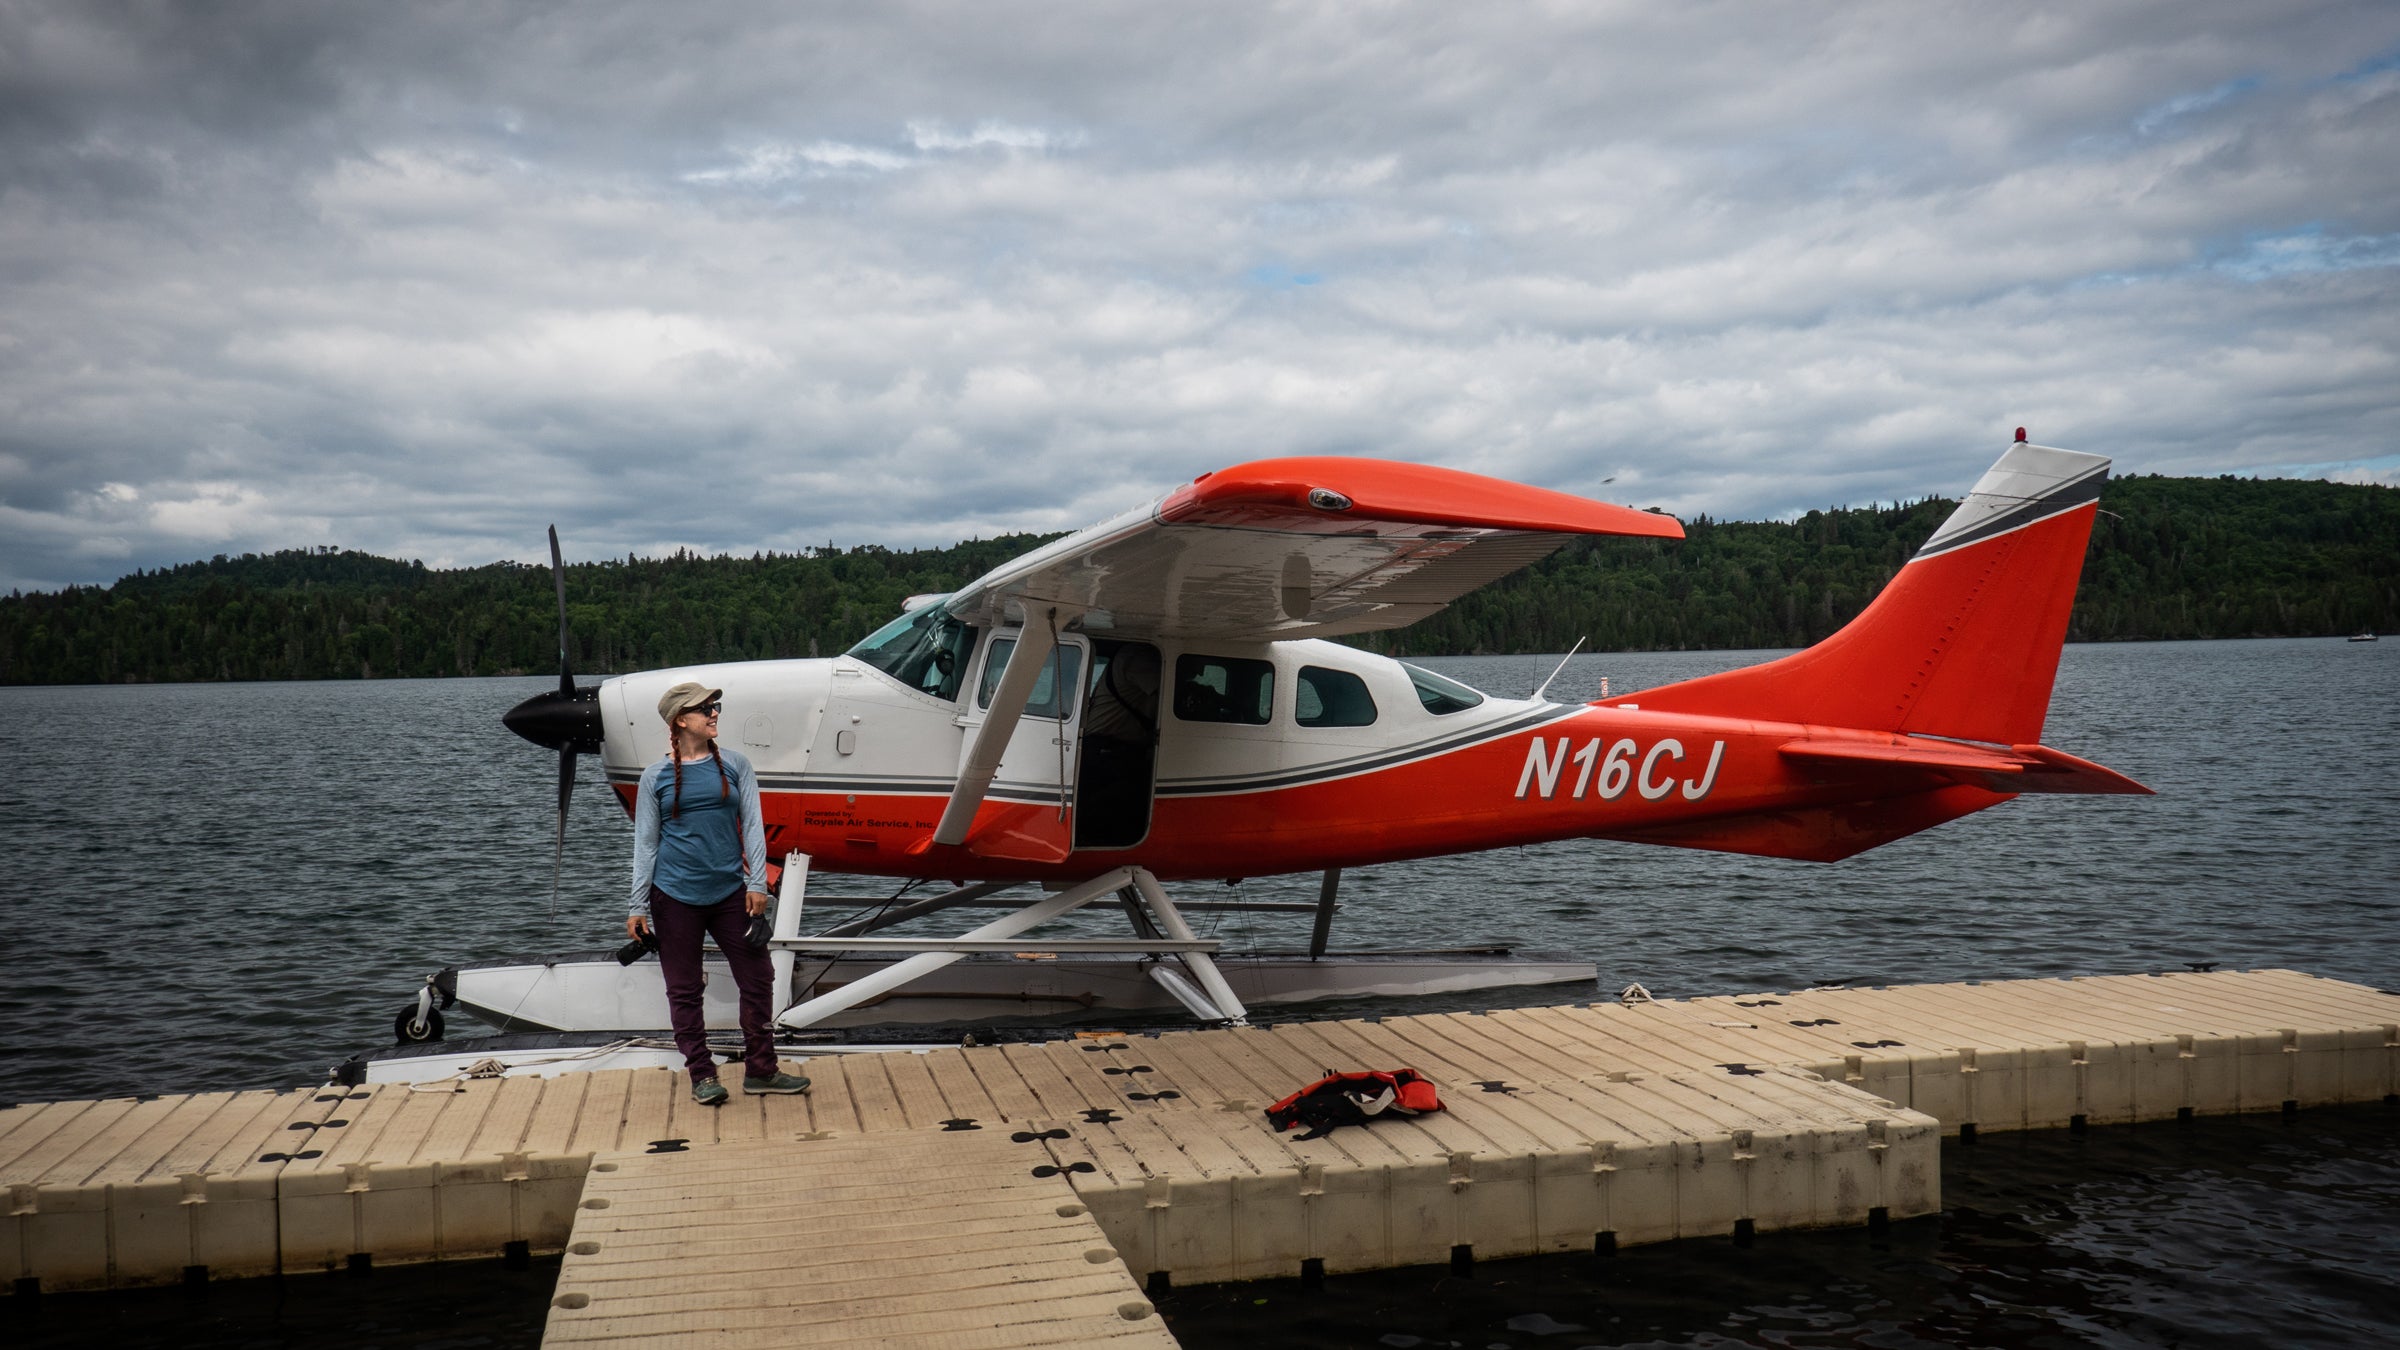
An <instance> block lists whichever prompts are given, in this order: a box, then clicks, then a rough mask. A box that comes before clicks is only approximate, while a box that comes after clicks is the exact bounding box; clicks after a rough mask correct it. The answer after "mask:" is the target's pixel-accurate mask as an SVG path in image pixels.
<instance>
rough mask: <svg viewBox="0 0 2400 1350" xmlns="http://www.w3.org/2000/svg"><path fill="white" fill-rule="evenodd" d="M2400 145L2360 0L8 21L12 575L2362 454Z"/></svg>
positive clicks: (2300, 462) (2386, 75)
mask: <svg viewBox="0 0 2400 1350" xmlns="http://www.w3.org/2000/svg"><path fill="white" fill-rule="evenodd" d="M2396 132H2400V11H2395V10H2393V9H2391V8H2390V7H2388V6H2378V5H2369V4H2321V5H2286V6H2275V7H2259V6H2255V5H2244V4H2236V3H2214V4H2210V3H2197V4H2177V5H2166V4H2156V3H2120V4H2108V5H2091V6H2080V7H2075V8H2073V9H2069V10H2061V11H2040V12H2023V11H2015V10H2005V9H1993V8H1992V7H1985V6H1964V5H1960V6H1928V5H1916V4H1905V5H1902V4H1894V5H1880V6H1879V5H1864V6H1849V7H1843V8H1840V9H1838V10H1834V11H1816V10H1808V9H1803V8H1792V7H1758V6H1752V5H1730V4H1728V5H1708V4H1702V5H1693V6H1674V7H1657V6H1642V5H1625V6H1571V7H1559V8H1555V9H1542V8H1527V9H1523V10H1515V11H1501V12H1494V11H1488V10H1476V11H1468V10H1462V9H1459V8H1457V7H1455V6H1440V5H1404V6H1397V7H1379V8H1375V9H1373V10H1368V9H1366V8H1363V7H1358V6H1330V5H1329V6H1315V7H1296V8H1294V7H1285V8H1274V7H1263V6H1261V7H1210V8H1208V9H1206V10H1184V9H1175V8H1172V7H1111V6H1097V5H1090V6H1059V5H1039V6H1036V5H998V6H958V5H933V4H919V5H913V6H912V5H891V6H880V7H874V8H871V9H865V10H857V11H841V12H826V13H803V14H787V13H784V12H782V11H779V10H774V9H769V8H763V7H747V6H733V5H717V6H704V7H688V8H687V9H685V10H680V11H676V10H660V9H658V8H656V7H653V6H642V5H633V4H607V3H596V4H579V5H575V6H571V7H569V6H515V7H510V8H508V9H506V10H502V11H493V10H491V9H490V8H489V7H486V6H471V5H425V6H379V5H364V4H360V5H349V6H329V5H301V4H256V5H248V6H240V5H236V6H224V5H212V6H197V5H193V6H176V5H142V6H128V5H120V6H107V5H100V6H93V5H69V4H64V3H57V4H48V5H39V4H25V3H9V2H8V0H0V586H28V587H31V586H51V585H58V584H63V583H68V582H90V581H106V580H109V579H112V578H113V577H115V576H117V575H120V574H121V573H123V572H125V571H127V570H130V569H132V568H134V567H137V566H156V565H159V564H162V563H171V562H176V561H182V560H186V559H189V558H193V557H200V556H206V555H208V554H210V553H215V552H239V551H243V550H248V549H271V548H277V547H288V546H296V545H304V544H314V543H337V544H341V545H345V546H350V547H359V548H366V549H371V550H374V551H378V552H384V553H391V554H399V555H404V556H419V557H424V558H426V559H427V560H428V561H431V562H435V563H437V564H444V563H460V564H467V563H477V562H483V561H488V560H490V559H492V558H496V557H503V556H509V557H519V558H527V559H530V558H533V557H535V556H536V555H537V554H538V552H539V550H540V548H541V543H540V540H541V527H542V525H543V524H544V523H546V522H548V521H552V520H556V521H557V522H558V523H559V525H560V530H561V534H562V536H563V537H564V538H565V539H566V541H567V542H568V546H569V551H570V552H571V553H572V554H575V555H577V556H587V557H588V556H600V555H607V554H622V553H625V552H628V551H643V552H648V551H654V550H659V549H671V548H674V547H677V546H691V547H696V548H701V549H705V550H712V551H713V550H720V549H723V550H736V551H745V552H746V551H749V550H751V549H754V548H769V547H771V548H782V549H789V548H794V547H799V546H802V545H806V544H813V543H822V542H825V541H828V540H833V541H838V542H842V543H858V542H883V543H890V544H895V545H906V544H914V543H947V542H950V541H953V540H955V539H958V538H963V537H966V536H969V535H977V534H983V535H988V534H993V533H999V532H1005V531H1011V530H1025V529H1060V528H1068V527H1071V526H1075V525H1079V524H1084V523H1088V522H1089V521H1091V520H1094V519H1097V518H1099V517H1101V516H1103V515H1105V514H1107V513H1109V512H1110V511H1113V510H1115V509H1118V508H1120V507H1122V506H1125V505H1129V504H1131V503H1133V502H1135V501H1139V500H1141V499H1143V498H1144V497H1146V496H1148V495H1151V494H1153V493H1155V492H1157V491H1160V490H1163V489H1164V488H1165V487H1167V486H1169V485H1171V484H1172V483H1174V482H1175V481H1177V480H1179V479H1182V478H1186V477H1189V476H1190V475H1192V474H1196V473H1199V472H1201V471H1204V470H1207V469H1211V468H1217V467H1221V466H1223V465H1225V464H1229V463H1234V462H1238V461H1240V460H1243V459H1250V458H1257V457H1262V456H1267V455H1279V454H1323V453H1331V454H1374V455H1386V456H1393V457H1399V458H1407V459H1417V460H1425V461H1429V462H1439V463H1445V464H1451V465H1456V466H1459V467H1464V468H1471V469H1476V470H1479V471H1483V472H1488V473H1495V474H1500V475H1504V476H1509V477H1515V478H1520V479H1523V480H1525V481H1530V482H1536V483H1540V484H1543V485H1545V486H1551V487H1558V488H1563V489H1567V490H1570V491H1583V492H1588V493H1591V494H1593V495H1598V496H1603V497H1607V498H1610V499H1614V500H1626V499H1631V500H1633V501H1635V503H1636V504H1638V505H1659V506H1664V507H1667V508H1668V509H1671V510H1675V511H1678V512H1681V513H1686V514H1690V513H1697V512H1701V511H1706V512H1709V513H1711V514H1715V515H1718V516H1758V515H1772V514H1777V513H1783V512H1790V511H1796V510H1804V509H1807V508H1808V507H1811V506H1821V505H1830V504H1835V503H1844V502H1864V501H1868V500H1891V499H1894V498H1898V497H1906V496H1916V495H1922V494H1924V493H1927V492H1934V491H1951V492H1955V491H1957V490H1959V489H1960V488H1962V487H1963V486H1964V485H1965V484H1966V483H1967V482H1969V481H1971V480H1972V478H1973V476H1974V475H1975V473H1976V472H1978V471H1979V470H1980V468H1981V467H1982V466H1983V464H1984V463H1985V462H1987V461H1988V459H1989V458H1990V457H1991V455H1992V454H1993V453H1995V452H1996V450H1997V449H1998V447H1999V445H2000V443H2001V442H2002V441H2003V440H2004V438H2005V437H2006V436H2007V434H2008V432H2009V429H2010V428H2012V427H2014V426H2016V425H2020V424H2022V425H2027V426H2029V427H2031V429H2032V430H2033V433H2034V434H2035V436H2036V437H2037V438H2040V439H2044V440H2047V441H2050V442H2052V443H2055V444H2063V445H2071V446H2075V447H2077V448H2083V449H2090V450H2097V451H2101V452H2104V453H2108V454H2112V455H2114V456H2116V457H2117V459H2118V461H2119V465H2120V467H2121V469H2123V470H2126V471H2163V472H2170V473H2216V472H2258V473H2274V472H2294V473H2307V474H2329V475H2333V476H2339V477H2344V478H2349V479H2353V480H2357V481H2395V480H2396V479H2400V455H2396V454H2395V451H2400V445H2396V444H2395V440H2396V433H2400V411H2396V404H2395V400H2394V399H2393V397H2392V395H2391V393H2390V391H2391V390H2393V389H2395V388H2400V369H2396V367H2400V331H2396V329H2400V318H2395V315H2396V314H2400V306H2395V304H2394V301H2395V299H2396V298H2400V295H2396V292H2400V286H2395V281H2396V279H2400V190H2396V187H2395V181H2394V179H2393V175H2392V174H2391V173H2390V170H2389V158H2390V150H2389V147H2390V146H2391V145H2392V144H2394V143H2395V139H2396V138H2395V133H2396ZM1611 477H1614V478H1615V480H1616V481H1615V482H1614V483H1613V484H1606V485H1603V480H1605V479H1609V478H1611Z"/></svg>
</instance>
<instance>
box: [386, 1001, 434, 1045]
mask: <svg viewBox="0 0 2400 1350" xmlns="http://www.w3.org/2000/svg"><path fill="white" fill-rule="evenodd" d="M441 1038H442V1013H441V1010H440V1009H439V1008H425V1009H423V1010H419V1008H418V1006H417V1005H416V1004H414V1003H408V1004H403V1005H402V1006H401V1008H400V1015H399V1016H397V1017H395V1018H393V1019H392V1043H393V1044H394V1045H414V1044H416V1043H418V1042H420V1041H438V1040H440V1039H441Z"/></svg>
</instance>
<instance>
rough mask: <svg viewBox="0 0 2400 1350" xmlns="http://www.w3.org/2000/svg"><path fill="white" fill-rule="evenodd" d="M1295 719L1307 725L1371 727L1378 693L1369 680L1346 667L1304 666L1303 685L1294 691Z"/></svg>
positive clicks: (1293, 713)
mask: <svg viewBox="0 0 2400 1350" xmlns="http://www.w3.org/2000/svg"><path fill="white" fill-rule="evenodd" d="M1292 720H1293V721H1295V722H1298V723H1299V724H1300V725H1302V726H1304V727H1371V726H1373V725H1375V696H1374V695H1372V694H1369V693H1368V692H1367V682H1366V681H1365V680H1362V679H1360V678H1358V677H1357V676H1356V675H1353V674H1351V673H1350V672H1349V671H1346V670H1327V669H1325V668H1324V667H1323V666H1302V667H1300V687H1299V689H1298V690H1297V691H1296V692H1294V693H1293V695H1292Z"/></svg>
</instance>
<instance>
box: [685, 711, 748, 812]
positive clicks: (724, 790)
mask: <svg viewBox="0 0 2400 1350" xmlns="http://www.w3.org/2000/svg"><path fill="white" fill-rule="evenodd" d="M682 715H683V714H681V713H677V714H676V716H678V717H681V716H682ZM708 757H709V758H710V759H712V760H714V761H716V765H717V800H719V801H723V800H724V799H725V798H727V797H730V796H732V795H733V775H732V774H729V773H727V772H726V771H725V757H724V756H723V755H720V754H718V753H717V738H716V737H714V736H711V737H709V738H708ZM667 762H668V763H669V764H672V765H674V766H675V804H674V806H673V807H672V808H671V809H669V810H668V812H667V818H668V819H669V820H681V819H683V742H682V741H681V740H680V739H679V738H678V737H677V736H676V734H675V724H674V723H673V722H669V723H668V724H667ZM734 809H735V810H737V811H738V810H740V809H741V808H739V807H736V808H734Z"/></svg>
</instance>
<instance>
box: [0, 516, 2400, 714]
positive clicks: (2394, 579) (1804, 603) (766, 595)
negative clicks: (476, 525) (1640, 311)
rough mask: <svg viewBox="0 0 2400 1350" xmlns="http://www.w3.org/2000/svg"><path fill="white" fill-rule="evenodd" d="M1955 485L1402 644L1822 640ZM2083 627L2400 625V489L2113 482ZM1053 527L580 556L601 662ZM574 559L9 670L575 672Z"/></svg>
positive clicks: (214, 679) (230, 573) (578, 626)
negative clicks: (567, 667)
mask: <svg viewBox="0 0 2400 1350" xmlns="http://www.w3.org/2000/svg"><path fill="white" fill-rule="evenodd" d="M1952 505H1953V503H1950V502H1947V501H1944V500H1941V499H1938V498H1934V499H1928V500H1925V501H1921V502H1910V503H1901V504H1896V505H1892V506H1875V507H1864V508H1855V509H1839V510H1830V511H1811V512H1809V513H1807V514H1806V515H1804V516H1802V517H1800V518H1799V519H1797V520H1792V521H1767V522H1757V521H1716V520H1712V519H1710V518H1709V517H1707V516H1698V517H1695V518H1693V519H1692V520H1690V521H1687V522H1685V530H1686V538H1685V539H1684V540H1682V541H1681V542H1679V543H1673V542H1661V541H1658V540H1647V539H1616V538H1578V539H1574V540H1571V541H1569V542H1568V543H1567V544H1566V545H1565V546H1564V547H1563V548H1561V549H1559V550H1558V551H1557V552H1556V553H1553V554H1551V555H1550V556H1549V557H1547V558H1545V559H1543V560H1542V561H1540V562H1538V563H1536V564H1534V565H1533V566H1531V567H1528V568H1525V569H1524V570H1522V571H1519V572H1516V573H1514V574H1512V575H1510V576H1507V577H1504V578H1502V579H1501V580H1499V581H1497V582H1495V583H1493V584H1492V585H1490V586H1487V587H1485V588H1483V589H1481V590H1478V591H1475V592H1473V593H1471V594H1469V595H1467V596H1465V597H1463V598H1462V599H1460V600H1459V601H1458V602H1456V603H1454V604H1452V605H1451V606H1450V607H1449V608H1447V609H1444V610H1442V611H1441V612H1439V613H1436V614H1433V615H1429V616H1428V617H1426V618H1424V619H1422V620H1420V621H1419V622H1417V623H1416V624H1413V625H1411V626H1410V627H1408V628H1406V629H1402V630H1399V631H1397V632H1391V633H1378V634H1372V635H1368V636H1366V637H1364V638H1362V639H1359V641H1360V644H1361V645H1364V646H1368V647H1370V648H1372V649H1374V650H1377V651H1382V652H1386V653H1389V654H1392V655H1399V656H1406V655H1420V656H1435V655H1441V656H1452V655H1460V656H1463V655H1488V654H1495V653H1512V654H1532V653H1539V652H1551V653H1557V652H1563V651H1565V650H1567V649H1568V648H1569V647H1571V646H1573V645H1575V643H1576V642H1577V640H1578V639H1584V640H1586V641H1585V645H1586V646H1587V647H1588V648H1589V649H1591V650H1594V651H1614V652H1674V651H1686V652H1688V651H1758V650H1776V649H1796V648H1803V647H1808V646H1813V645H1814V644H1815V643H1817V642H1819V641H1821V640H1823V639H1824V638H1825V637H1827V636H1828V635H1830V634H1832V633H1833V632H1834V631H1836V630H1837V629H1839V628H1840V627H1841V626H1842V625H1843V624H1845V623H1848V622H1849V621H1850V620H1851V619H1852V618H1854V617H1856V615H1857V614H1858V613H1859V612H1860V611H1861V610H1862V609H1864V608H1865V607H1866V606H1867V604H1868V603H1869V602H1871V601H1872V600H1873V599H1874V597H1875V596H1876V594H1877V593H1879V592H1880V591H1881V590H1882V589H1883V587H1884V586H1885V585H1886V584H1887V583H1888V582H1889V581H1890V580H1891V578H1892V577H1893V576H1894V575H1896V574H1897V573H1898V571H1899V570H1900V568H1901V567H1902V566H1904V565H1906V563H1907V562H1908V560H1909V558H1910V556H1911V555H1912V554H1914V553H1915V551H1916V549H1917V546H1918V545H1919V544H1920V543H1921V542H1923V540H1924V539H1925V538H1926V537H1927V536H1928V535H1930V534H1931V533H1932V531H1933V529H1934V527H1935V526H1936V525H1937V524H1939V523H1940V521H1941V520H1942V518H1943V517H1945V516H1946V515H1948V513H1949V511H1950V509H1951V507H1952ZM2100 507H2101V511H2100V515H2099V516H2098V518H2097V519H2096V520H2095V521H2094V524H2093V530H2092V542H2091V547H2090V550H2089V552H2088V553H2087V555H2086V557H2085V563H2084V570H2083V576H2082V579H2081V581H2080V583H2079V586H2078V589H2077V592H2076V600H2075V608H2074V611H2073V613H2072V615H2071V616H2070V618H2069V620H2068V627H2067V639H2068V640H2069V641H2071V642H2176V641H2192V640H2220V639H2239V638H2267V637H2347V636H2350V635H2352V634H2355V633H2359V632H2394V631H2400V488H2388V487H2379V486H2362V485H2356V484H2345V483H2326V482H2318V481H2304V480H2295V479H2236V478H2231V477H2225V478H2161V477H2152V476H2140V475H2137V476H2134V477H2129V478H2120V479H2115V480H2113V481H2111V482H2110V483H2109V485H2108V487H2107V489H2106V490H2105V491H2104V492H2103V493H2102V495H2101V499H2100ZM1055 537H1057V536H1054V535H1014V536H1004V537H1001V538H997V539H988V540H974V541H970V542H967V543H963V544H958V545H955V546H953V547H950V548H946V549H911V550H906V551H901V550H894V549H887V548H883V547H880V546H877V545H871V544H870V545H861V546H859V547H856V548H851V549H846V550H833V549H830V548H829V549H825V550H819V551H813V552H809V553H802V554H763V553H762V554H756V555H753V556H750V557H732V556H723V557H715V558H704V557H699V556H696V555H692V554H689V553H678V554H676V555H674V556H672V557H665V558H626V559H621V560H620V559H614V558H612V559H607V560H604V561H599V562H586V563H576V564H573V565H571V566H569V567H568V568H567V596H568V601H569V626H570V643H571V650H570V652H569V659H570V661H571V663H572V665H573V666H574V668H575V669H576V670H578V671H585V672H596V671H600V670H608V669H621V670H656V669H660V668H663V667H668V666H686V665H698V664H704V663H708V662H715V661H742V660H761V659H775V658H790V657H807V656H829V655H832V654H834V653H836V652H840V651H844V650H846V649H848V648H849V647H850V646H851V645H852V644H854V643H855V642H857V641H858V640H859V639H860V638H862V637H864V636H865V635H866V634H868V633H870V632H872V631H874V630H875V629H876V628H877V627H880V626H881V625H882V624H883V623H884V622H886V621H887V620H889V619H890V618H891V617H892V616H893V615H895V614H897V613H899V612H900V608H901V604H902V602H903V601H904V600H905V599H906V598H907V597H908V596H910V595H916V594H923V593H926V592H934V591H948V590H955V589H957V588H958V587H960V586H962V585H964V584H965V583H967V582H968V581H970V580H972V579H973V578H975V577H977V576H980V575H982V574H983V573H984V572H986V571H989V570H990V569H991V568H993V567H996V566H998V565H999V564H1001V563H1004V562H1006V561H1008V560H1010V559H1012V558H1015V557H1017V556H1019V555H1021V554H1023V553H1025V552H1027V551H1029V550H1031V549H1033V548H1035V547H1038V546H1040V545H1041V544H1042V543H1044V542H1046V541H1048V540H1049V539H1052V538H1055ZM557 633H558V613H557V600H556V595H555V592H554V589H553V586H552V582H551V578H550V573H549V569H547V568H543V567H534V566H528V565H525V564H521V563H495V564H492V565H490V566H486V567H478V568H464V569H457V570H434V569H429V568H427V567H425V566H424V565H423V564H421V563H414V562H405V561H397V560H394V559H389V558H379V557H375V556H373V555H371V554H365V553H357V552H341V551H336V550H332V549H313V550H300V549H295V550H287V551H285V552H281V553H274V554H267V555H263V556H262V555H255V554H251V555H244V556H241V557H238V558H226V557H217V558H213V559H210V560H207V561H205V562H194V563H186V564H182V565H180V566H176V567H171V568H165V569H161V570H159V571H154V572H137V573H135V574H133V575H131V576H127V577H124V578H121V579H120V580H118V581H117V582H116V583H114V584H113V585H110V586H107V587H97V586H84V587H71V588H69V589H67V590H63V591H53V592H36V593H31V594H18V595H10V596H6V597H0V685H95V684H127V683H132V684H187V683H257V682H263V681H275V680H298V681H318V680H354V679H383V678H443V677H457V676H489V675H505V674H511V673H518V672H522V673H526V674H542V673H546V672H550V671H553V670H555V668H556V664H557V660H558V654H557Z"/></svg>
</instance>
